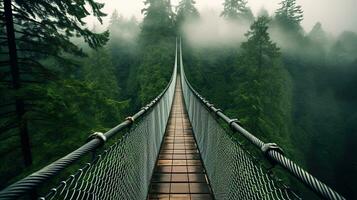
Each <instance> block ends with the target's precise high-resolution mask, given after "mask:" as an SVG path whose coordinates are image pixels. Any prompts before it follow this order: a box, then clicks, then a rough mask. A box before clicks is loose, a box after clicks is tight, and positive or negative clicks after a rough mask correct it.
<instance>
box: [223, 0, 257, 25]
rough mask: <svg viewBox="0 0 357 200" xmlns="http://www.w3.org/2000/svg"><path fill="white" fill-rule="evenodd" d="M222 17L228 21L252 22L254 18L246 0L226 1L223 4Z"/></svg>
mask: <svg viewBox="0 0 357 200" xmlns="http://www.w3.org/2000/svg"><path fill="white" fill-rule="evenodd" d="M223 7H224V8H223V12H222V13H221V16H223V17H225V18H227V19H234V20H248V21H252V20H253V19H254V16H253V14H252V11H251V10H250V8H248V7H247V1H246V0H225V1H224V3H223Z"/></svg>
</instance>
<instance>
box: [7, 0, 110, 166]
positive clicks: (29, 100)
mask: <svg viewBox="0 0 357 200" xmlns="http://www.w3.org/2000/svg"><path fill="white" fill-rule="evenodd" d="M103 6H104V4H100V3H97V2H95V1H94V0H79V1H75V2H72V1H54V0H52V1H17V0H16V1H12V0H4V1H3V2H1V8H3V11H1V14H2V15H3V16H2V17H1V20H2V23H3V24H5V27H6V36H4V37H2V38H1V39H2V42H1V43H0V45H1V48H0V49H1V50H3V51H4V50H5V49H6V48H7V49H8V51H6V52H8V57H7V58H6V59H4V60H2V61H1V66H2V70H4V69H5V68H7V69H8V71H6V70H4V71H5V72H6V73H5V74H6V75H5V76H3V77H1V81H2V83H3V87H4V88H6V89H5V91H6V94H7V95H8V97H7V100H8V101H7V102H4V104H6V105H14V109H15V112H13V113H11V115H9V116H7V117H6V118H5V119H4V118H2V119H1V132H5V131H13V129H14V128H18V129H19V133H20V138H21V146H22V152H23V157H24V163H25V165H26V166H29V165H31V163H32V155H31V144H30V134H29V129H28V123H29V120H31V119H30V118H29V116H30V115H27V112H28V110H31V111H32V112H36V110H38V111H40V110H41V109H37V108H36V106H35V105H36V104H37V103H36V102H38V101H40V99H41V98H42V97H41V96H34V95H31V92H30V91H32V89H33V88H34V87H37V85H36V84H47V83H49V82H51V81H53V80H55V79H56V77H57V74H58V71H61V70H62V71H66V70H72V69H73V68H74V66H75V63H73V62H72V61H71V60H69V59H66V56H65V53H67V54H72V55H75V56H84V53H83V51H82V50H81V49H80V48H78V47H77V46H76V45H75V44H73V43H72V41H71V40H70V39H71V38H72V37H75V36H78V37H82V38H83V39H84V40H85V41H86V42H87V43H88V44H89V46H90V47H93V48H96V47H99V46H103V45H104V44H105V43H106V41H107V40H108V32H105V33H102V34H96V33H93V32H91V31H90V30H88V29H87V28H84V25H85V23H84V21H83V19H84V18H85V17H86V16H88V15H90V13H93V15H94V16H96V17H97V19H98V20H99V21H100V22H101V18H102V17H103V16H105V14H104V13H103V12H101V9H102V8H103ZM88 9H90V10H88ZM3 54H6V53H3ZM49 58H51V59H53V62H57V63H61V65H62V66H66V67H67V69H54V68H53V67H51V65H46V64H45V62H43V61H44V60H45V59H49ZM47 64H48V63H47ZM25 95H26V96H25Z"/></svg>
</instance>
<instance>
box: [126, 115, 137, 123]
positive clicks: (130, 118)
mask: <svg viewBox="0 0 357 200" xmlns="http://www.w3.org/2000/svg"><path fill="white" fill-rule="evenodd" d="M125 120H128V121H130V123H132V124H134V121H135V119H134V117H132V116H129V117H127V118H125Z"/></svg>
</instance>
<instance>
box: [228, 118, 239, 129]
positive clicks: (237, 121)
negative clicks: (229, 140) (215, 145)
mask: <svg viewBox="0 0 357 200" xmlns="http://www.w3.org/2000/svg"><path fill="white" fill-rule="evenodd" d="M233 123H237V124H240V122H239V120H238V119H231V120H229V122H228V124H229V126H230V127H232V124H233Z"/></svg>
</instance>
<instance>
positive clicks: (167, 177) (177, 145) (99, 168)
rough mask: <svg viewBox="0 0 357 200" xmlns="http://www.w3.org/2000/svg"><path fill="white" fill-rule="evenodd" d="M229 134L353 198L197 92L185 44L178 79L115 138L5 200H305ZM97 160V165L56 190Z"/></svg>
mask: <svg viewBox="0 0 357 200" xmlns="http://www.w3.org/2000/svg"><path fill="white" fill-rule="evenodd" d="M227 129H230V131H231V132H234V134H239V135H241V136H242V137H243V138H244V139H245V140H246V141H249V142H250V143H251V144H252V146H254V147H255V148H256V149H257V150H259V151H260V153H261V154H262V155H263V156H264V158H265V159H266V160H267V161H268V162H270V163H271V164H272V165H279V166H280V167H281V168H282V169H284V170H285V171H286V172H288V173H290V174H291V175H293V176H294V177H296V179H297V180H298V181H300V182H301V183H302V184H304V185H305V186H306V187H307V188H308V189H310V190H311V191H313V192H314V193H315V194H316V195H317V196H318V197H320V198H321V199H331V200H335V199H336V200H342V199H345V198H344V197H343V196H341V195H340V194H338V193H337V192H336V191H334V190H333V189H332V188H330V187H329V186H327V185H326V184H324V183H322V182H321V181H319V180H318V179H317V178H315V177H314V176H313V175H311V174H309V173H308V172H307V171H305V170H304V169H302V168H301V167H299V166H298V165H297V164H295V163H294V162H293V161H291V160H290V159H288V158H287V157H286V156H284V153H283V151H282V149H281V148H280V147H279V146H278V145H277V144H275V143H265V142H263V141H261V140H260V139H259V138H257V137H255V136H254V135H253V134H251V133H250V132H248V131H247V130H245V129H244V128H243V127H242V126H241V125H240V123H239V120H237V119H231V118H229V117H228V116H226V115H225V114H224V113H223V111H222V110H220V109H218V108H216V107H215V106H214V105H213V104H211V103H210V102H208V101H207V100H206V99H205V98H203V97H202V96H201V95H200V94H199V93H198V92H196V91H195V90H194V88H193V87H192V86H191V85H190V83H189V81H188V80H187V78H186V76H185V71H184V67H183V59H182V46H181V42H176V56H175V64H174V69H173V74H172V77H171V80H170V82H169V84H168V85H167V87H166V88H165V89H164V91H162V92H161V94H160V95H159V96H158V97H157V98H155V99H154V100H153V101H152V102H150V103H149V104H148V105H146V106H145V107H143V108H142V109H141V110H140V111H139V112H138V113H136V114H135V115H133V116H131V117H128V118H126V120H125V121H124V122H122V123H121V124H119V125H117V126H116V127H114V128H112V129H111V130H109V131H108V132H106V133H100V132H96V133H94V134H92V135H91V136H90V137H89V139H88V142H87V143H86V144H84V145H83V146H82V147H80V148H78V149H77V150H75V151H73V152H72V153H70V154H68V155H66V156H65V157H63V158H61V159H59V160H57V161H55V162H53V163H52V164H50V165H48V166H46V167H44V168H43V169H41V170H39V171H37V172H35V173H33V174H31V175H29V176H27V177H25V178H24V179H22V180H19V181H18V182H15V183H14V184H12V185H9V186H8V187H7V188H5V189H3V190H2V191H0V199H41V200H47V199H76V200H78V199H98V200H102V199H125V200H126V199H133V200H137V199H143V200H144V199H150V200H151V199H172V200H178V199H192V200H194V199H195V200H199V199H207V200H209V199H231V200H235V199H237V200H238V199H243V200H248V199H252V200H253V199H254V200H255V199H257V200H260V199H267V200H268V199H304V197H301V196H299V195H297V194H298V191H297V192H296V190H294V188H291V187H288V186H287V185H285V184H283V183H282V182H281V181H280V180H279V179H277V178H276V177H275V176H274V175H272V173H270V172H269V170H268V169H266V168H264V167H263V166H262V165H260V164H259V163H257V162H255V160H254V158H253V156H252V155H251V154H250V153H249V150H247V149H246V148H244V146H243V145H242V143H241V142H240V141H239V140H238V139H237V138H236V137H234V136H233V135H234V134H231V133H230V131H229V130H227ZM118 136H120V137H118ZM115 138H119V139H117V140H116V141H111V140H115ZM106 143H108V145H105V144H106ZM102 149H104V150H102ZM95 152H97V153H95ZM98 152H100V153H98ZM90 153H92V154H93V157H92V159H91V160H90V162H87V163H84V164H83V165H82V166H81V167H79V168H78V169H76V170H75V172H74V173H73V174H71V175H69V176H68V177H66V178H64V179H63V180H62V181H59V182H57V183H55V184H54V185H51V184H53V182H56V181H54V180H55V177H56V176H57V175H58V174H60V173H61V172H63V171H65V170H67V169H68V168H69V167H71V166H72V165H73V164H74V163H75V162H78V161H79V160H83V159H84V157H85V156H86V155H88V154H90ZM72 167H73V166H72ZM44 185H45V186H46V187H44ZM43 187H44V188H46V189H42V190H41V191H39V188H43Z"/></svg>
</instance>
